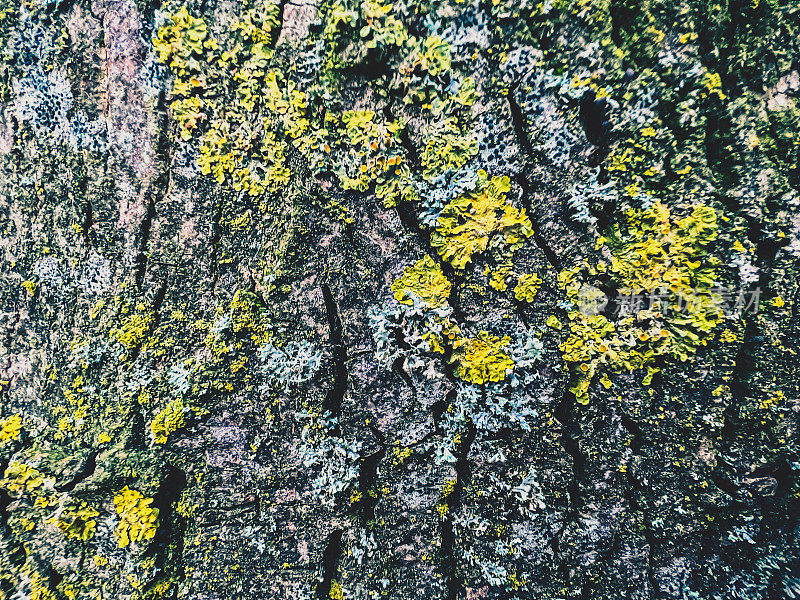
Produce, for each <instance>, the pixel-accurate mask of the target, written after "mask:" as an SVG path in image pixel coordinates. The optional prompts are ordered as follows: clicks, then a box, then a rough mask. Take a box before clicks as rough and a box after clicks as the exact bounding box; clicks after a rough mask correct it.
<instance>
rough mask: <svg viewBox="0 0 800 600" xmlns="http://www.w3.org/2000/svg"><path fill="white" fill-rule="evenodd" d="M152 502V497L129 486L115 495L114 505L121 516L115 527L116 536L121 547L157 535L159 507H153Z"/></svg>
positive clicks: (144, 540)
mask: <svg viewBox="0 0 800 600" xmlns="http://www.w3.org/2000/svg"><path fill="white" fill-rule="evenodd" d="M152 503H153V499H152V498H145V497H144V496H143V495H142V494H141V493H140V492H138V491H136V490H131V489H129V488H128V486H125V487H124V488H122V489H121V490H120V491H119V493H118V494H117V495H116V496H114V506H115V507H116V509H117V513H118V514H119V516H120V521H119V523H118V524H117V526H116V528H115V529H114V537H116V538H117V543H118V544H119V546H120V548H124V547H126V546H128V545H129V544H131V543H132V542H146V541H148V540H151V539H152V538H153V537H154V536H155V534H156V530H157V529H158V509H157V508H153V507H151V506H150V505H151V504H152Z"/></svg>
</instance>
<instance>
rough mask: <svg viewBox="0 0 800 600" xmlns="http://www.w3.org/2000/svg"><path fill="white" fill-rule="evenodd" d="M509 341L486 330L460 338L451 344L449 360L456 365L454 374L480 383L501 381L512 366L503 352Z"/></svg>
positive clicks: (471, 381) (509, 359)
mask: <svg viewBox="0 0 800 600" xmlns="http://www.w3.org/2000/svg"><path fill="white" fill-rule="evenodd" d="M510 341H511V339H510V338H509V337H508V336H504V337H502V338H500V337H498V336H496V335H492V334H490V333H488V332H486V331H481V332H480V333H478V335H477V337H474V338H460V339H458V340H456V341H455V343H454V344H453V356H452V358H451V362H453V363H455V365H456V375H458V377H460V378H461V379H463V380H464V381H468V382H469V383H474V384H477V385H481V384H484V383H486V382H487V381H495V382H497V381H502V380H503V379H505V378H506V375H508V374H509V373H510V372H511V369H513V368H514V361H513V360H511V357H509V356H508V354H506V353H505V351H504V348H505V346H506V345H507V344H508V343H509V342H510Z"/></svg>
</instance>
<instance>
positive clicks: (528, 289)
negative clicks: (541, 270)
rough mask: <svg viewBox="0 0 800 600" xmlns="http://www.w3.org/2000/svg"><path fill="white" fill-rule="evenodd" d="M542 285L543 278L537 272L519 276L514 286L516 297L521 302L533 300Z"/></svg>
mask: <svg viewBox="0 0 800 600" xmlns="http://www.w3.org/2000/svg"><path fill="white" fill-rule="evenodd" d="M541 286H542V280H541V278H540V277H539V276H538V275H537V274H536V273H529V274H527V275H523V276H522V277H520V278H519V282H517V287H515V288H514V297H515V298H516V299H517V300H519V301H520V302H522V301H525V302H533V299H534V297H535V296H536V293H537V292H538V291H539V288H540V287H541Z"/></svg>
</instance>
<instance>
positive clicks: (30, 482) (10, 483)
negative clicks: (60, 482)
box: [0, 461, 53, 494]
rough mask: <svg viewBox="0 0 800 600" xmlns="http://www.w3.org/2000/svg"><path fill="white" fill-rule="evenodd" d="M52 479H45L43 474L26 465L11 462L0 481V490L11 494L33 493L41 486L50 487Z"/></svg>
mask: <svg viewBox="0 0 800 600" xmlns="http://www.w3.org/2000/svg"><path fill="white" fill-rule="evenodd" d="M52 483H53V482H52V479H48V478H45V476H44V474H43V473H41V472H39V471H37V470H36V469H34V468H33V467H29V466H28V465H26V464H24V463H21V462H17V461H12V462H11V464H10V465H8V468H7V469H6V471H5V473H4V474H3V479H2V481H0V488H4V489H6V490H7V491H8V492H9V493H11V494H16V493H24V492H33V491H36V490H38V489H39V488H41V487H43V486H49V485H52Z"/></svg>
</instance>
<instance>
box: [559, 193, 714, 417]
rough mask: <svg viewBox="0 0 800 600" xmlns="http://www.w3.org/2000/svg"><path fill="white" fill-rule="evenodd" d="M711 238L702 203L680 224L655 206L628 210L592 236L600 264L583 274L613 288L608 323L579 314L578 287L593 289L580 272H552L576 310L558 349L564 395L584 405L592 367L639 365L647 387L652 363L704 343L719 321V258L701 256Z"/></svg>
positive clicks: (582, 291)
mask: <svg viewBox="0 0 800 600" xmlns="http://www.w3.org/2000/svg"><path fill="white" fill-rule="evenodd" d="M716 236H717V222H716V213H715V211H714V210H713V209H712V208H710V207H708V206H702V205H698V206H695V207H694V208H693V209H692V212H691V214H689V215H688V216H686V217H684V218H682V219H673V218H672V217H671V212H670V210H669V208H667V207H666V206H664V205H663V204H661V203H660V202H656V203H655V204H654V205H653V206H652V207H650V208H648V209H642V210H630V211H628V213H627V224H626V225H625V226H616V227H614V228H612V229H611V230H610V231H609V232H608V233H607V234H606V235H605V236H604V237H601V238H599V239H598V242H597V245H598V247H601V246H604V245H605V246H606V249H607V252H606V256H607V257H608V258H607V260H606V261H601V262H600V263H598V265H597V267H596V269H592V268H589V269H588V274H589V275H592V274H593V275H597V274H605V275H607V276H608V277H609V278H610V279H611V282H612V283H613V284H614V285H615V286H616V287H617V288H618V290H619V297H618V299H617V303H618V304H619V306H620V308H621V312H620V314H619V318H617V319H616V320H614V321H612V320H611V319H609V318H608V317H607V316H605V315H602V314H594V311H587V310H585V309H586V304H587V303H586V301H585V300H586V297H587V294H588V293H587V291H586V290H590V291H592V290H594V288H592V286H587V285H586V284H585V283H584V278H585V275H584V274H583V271H585V270H586V268H585V267H581V266H578V267H575V268H572V269H567V270H564V271H562V272H561V273H560V274H559V276H558V280H559V286H560V287H561V288H562V289H563V290H564V291H565V293H566V296H567V299H568V300H570V301H571V302H572V303H573V304H574V305H575V306H576V310H572V311H571V312H570V313H569V318H570V324H569V328H570V335H569V337H568V338H567V340H565V341H564V342H563V343H562V344H561V345H560V349H561V351H562V352H563V353H564V360H565V361H566V362H567V363H568V364H570V365H571V367H572V369H571V370H572V373H573V385H572V387H571V388H570V390H571V391H572V392H573V393H575V395H576V397H577V399H578V401H579V402H581V403H586V402H588V395H587V391H588V388H589V384H590V383H591V381H592V378H593V377H594V374H595V373H596V372H597V370H598V369H599V368H600V366H606V367H608V368H610V369H612V370H614V371H620V370H627V371H633V370H636V369H644V368H646V373H645V376H644V380H643V383H644V384H645V385H649V384H650V382H651V380H652V378H653V375H655V374H656V373H657V372H658V369H657V368H655V367H653V366H652V363H653V361H654V360H656V358H658V357H661V356H665V357H672V358H675V359H678V360H682V361H683V360H687V359H688V357H689V356H690V355H691V354H693V353H694V352H695V351H696V350H697V348H698V347H699V346H701V345H704V344H705V343H707V341H708V339H710V337H711V333H710V332H711V330H712V329H713V328H714V327H715V326H716V325H717V324H718V323H719V322H720V321H721V319H722V309H721V305H720V297H719V295H718V294H717V293H716V292H715V289H716V288H715V286H716V280H717V271H718V264H719V261H718V260H717V259H716V258H714V257H712V256H710V255H709V253H708V251H707V247H708V246H709V244H710V243H711V242H712V241H713V240H715V239H716Z"/></svg>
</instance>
